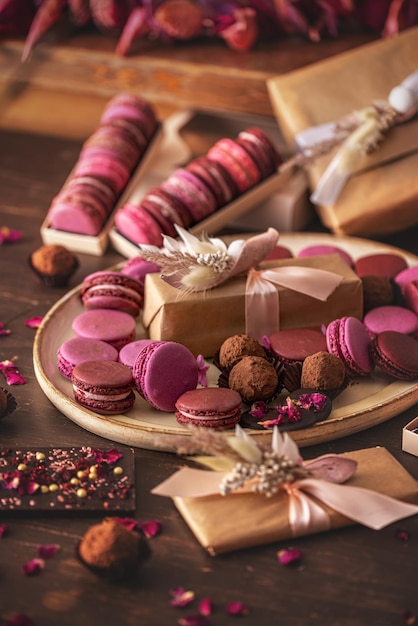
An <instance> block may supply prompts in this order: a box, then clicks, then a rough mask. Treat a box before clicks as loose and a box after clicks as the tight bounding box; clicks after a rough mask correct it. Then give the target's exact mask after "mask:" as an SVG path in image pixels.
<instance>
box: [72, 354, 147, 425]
mask: <svg viewBox="0 0 418 626" xmlns="http://www.w3.org/2000/svg"><path fill="white" fill-rule="evenodd" d="M71 381H72V383H73V393H74V399H75V400H76V402H78V404H81V405H82V406H83V407H85V408H86V409H89V410H90V411H94V412H95V413H100V414H103V415H118V414H119V413H126V411H129V409H131V408H132V407H133V405H134V403H135V394H134V392H133V380H132V372H131V370H130V369H129V367H126V365H122V363H118V362H113V361H108V362H106V361H85V362H84V363H80V364H79V365H76V366H75V368H74V369H73V372H72V375H71Z"/></svg>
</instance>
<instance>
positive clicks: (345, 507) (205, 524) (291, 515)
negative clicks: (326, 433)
mask: <svg viewBox="0 0 418 626" xmlns="http://www.w3.org/2000/svg"><path fill="white" fill-rule="evenodd" d="M237 434H238V437H237V436H235V437H231V438H230V439H231V441H232V440H236V439H239V438H242V437H244V438H245V439H247V442H245V441H244V454H243V455H242V457H243V458H241V459H240V467H242V466H243V465H245V466H246V469H247V471H246V472H245V473H246V476H247V477H248V476H251V478H250V479H249V480H248V481H246V482H245V481H243V480H242V478H241V480H240V474H241V477H242V475H243V472H242V470H240V467H239V466H238V465H237V466H236V467H235V469H234V470H233V471H232V473H229V474H226V473H225V472H223V471H219V470H216V469H215V470H214V471H210V470H207V469H194V468H190V467H184V468H182V469H180V470H179V471H178V472H176V473H175V474H173V475H172V476H171V477H170V478H168V479H167V480H166V481H164V482H163V483H161V484H160V485H157V486H156V487H155V489H153V491H152V493H154V494H157V495H161V496H166V497H171V498H172V499H173V502H174V504H175V506H176V507H177V509H178V510H179V512H180V514H181V515H182V517H183V518H184V520H185V522H186V523H187V524H188V526H189V527H190V529H191V531H192V532H193V534H194V535H195V537H196V539H197V540H198V541H199V543H200V544H201V545H202V546H203V547H204V548H205V549H206V550H208V552H209V553H210V554H211V555H213V556H214V555H217V554H221V553H225V552H231V551H233V550H238V549H242V548H248V547H253V546H258V545H262V544H267V543H271V542H274V541H279V540H283V539H289V538H291V537H297V536H302V535H307V534H314V533H317V532H324V531H327V530H331V529H334V528H339V527H343V526H348V525H350V524H354V523H359V524H363V525H365V526H367V527H369V528H372V529H374V530H379V529H381V528H383V527H385V526H387V525H388V524H391V523H393V522H395V521H397V520H400V519H402V518H404V517H408V516H411V515H415V514H417V513H418V506H416V504H411V503H417V502H418V483H417V481H416V480H415V479H414V478H413V477H412V476H411V475H410V474H409V473H408V472H407V471H406V470H405V469H404V468H403V467H402V465H401V464H400V463H399V462H398V461H397V460H396V459H395V458H394V457H393V456H392V455H391V454H390V453H389V452H388V450H386V448H383V447H376V448H369V449H364V450H357V451H354V452H350V453H346V454H342V455H325V456H324V457H319V458H318V459H314V460H313V461H308V462H304V461H303V460H302V459H301V457H300V454H299V450H298V448H297V446H296V444H295V443H294V442H293V441H292V440H291V438H290V437H289V436H287V434H285V435H284V436H283V438H281V437H280V434H279V433H278V432H277V431H276V432H274V433H273V436H272V440H273V443H272V450H271V451H265V452H264V454H263V455H261V454H259V455H258V456H257V454H255V455H254V453H253V451H252V448H256V444H255V443H252V442H251V441H250V442H248V440H249V439H250V438H249V436H248V435H245V432H244V431H239V429H238V432H237ZM234 448H238V445H234ZM238 449H239V448H238ZM244 457H245V458H244ZM203 459H205V457H203ZM271 460H273V461H274V465H272V463H271ZM267 465H269V466H270V467H274V468H276V470H275V471H276V474H277V476H276V475H274V471H273V476H272V474H270V475H267V474H266V471H265V469H266V466H267ZM214 467H216V465H214ZM252 468H253V471H252ZM266 476H267V477H266ZM257 479H258V482H257ZM234 487H238V488H237V489H236V490H235V491H230V490H229V489H231V488H234Z"/></svg>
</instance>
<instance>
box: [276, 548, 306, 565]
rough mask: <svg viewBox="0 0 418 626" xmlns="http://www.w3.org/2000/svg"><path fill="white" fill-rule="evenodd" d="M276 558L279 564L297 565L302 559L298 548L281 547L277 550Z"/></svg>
mask: <svg viewBox="0 0 418 626" xmlns="http://www.w3.org/2000/svg"><path fill="white" fill-rule="evenodd" d="M277 560H278V561H279V563H280V565H286V566H287V565H299V564H300V562H301V561H302V552H301V551H300V550H299V548H294V547H293V546H291V547H290V548H283V550H279V551H278V552H277Z"/></svg>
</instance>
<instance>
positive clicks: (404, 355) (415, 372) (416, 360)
mask: <svg viewBox="0 0 418 626" xmlns="http://www.w3.org/2000/svg"><path fill="white" fill-rule="evenodd" d="M372 355H373V358H374V360H375V362H376V365H378V366H379V367H380V368H381V369H382V370H383V371H384V372H386V373H387V374H389V376H392V377H393V378H397V379H399V380H415V379H418V341H417V340H416V339H414V338H413V337H410V335H405V334H403V333H398V332H396V331H392V330H388V331H384V332H383V333H381V334H380V335H377V336H376V337H375V338H374V339H373V341H372Z"/></svg>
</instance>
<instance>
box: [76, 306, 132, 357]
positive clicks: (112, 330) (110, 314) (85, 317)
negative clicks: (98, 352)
mask: <svg viewBox="0 0 418 626" xmlns="http://www.w3.org/2000/svg"><path fill="white" fill-rule="evenodd" d="M72 328H73V331H74V332H75V334H76V335H77V337H86V338H87V339H96V340H97V339H98V340H100V341H106V342H107V343H110V345H111V346H113V347H114V348H116V350H118V351H119V350H121V348H123V346H124V345H126V344H127V343H129V342H130V341H134V339H135V332H136V323H135V318H134V317H132V315H130V314H129V313H125V312H124V311H115V310H113V309H92V310H91V311H84V312H83V313H80V314H79V315H77V316H76V317H75V318H74V319H73V323H72Z"/></svg>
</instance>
